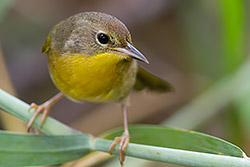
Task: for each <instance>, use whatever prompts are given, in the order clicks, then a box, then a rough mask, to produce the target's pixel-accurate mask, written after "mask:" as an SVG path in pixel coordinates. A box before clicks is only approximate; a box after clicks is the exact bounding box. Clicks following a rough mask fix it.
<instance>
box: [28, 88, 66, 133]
mask: <svg viewBox="0 0 250 167" xmlns="http://www.w3.org/2000/svg"><path fill="white" fill-rule="evenodd" d="M62 97H63V94H62V93H61V92H60V93H58V94H56V95H55V96H53V97H52V98H51V99H49V100H48V101H46V102H45V103H43V104H41V105H36V104H35V103H31V105H30V108H29V111H30V110H31V109H35V110H36V111H35V113H34V114H33V115H32V117H31V119H30V121H29V123H28V125H27V131H28V132H29V131H30V128H31V127H32V125H33V123H34V121H35V119H36V118H37V116H38V115H39V114H40V113H43V116H42V119H41V125H43V124H44V121H45V119H46V118H47V116H48V114H49V111H50V107H51V106H52V105H54V104H55V103H56V102H57V101H58V100H60V99H61V98H62Z"/></svg>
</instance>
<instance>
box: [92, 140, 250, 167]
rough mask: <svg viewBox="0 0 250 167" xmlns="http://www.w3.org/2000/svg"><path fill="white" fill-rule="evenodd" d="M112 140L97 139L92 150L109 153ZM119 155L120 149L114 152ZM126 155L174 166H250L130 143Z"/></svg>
mask: <svg viewBox="0 0 250 167" xmlns="http://www.w3.org/2000/svg"><path fill="white" fill-rule="evenodd" d="M110 144H111V141H110V140H105V139H100V138H96V139H95V140H94V143H93V146H92V149H93V150H97V151H104V152H109V148H108V147H109V145H110ZM114 153H115V154H118V149H117V147H116V149H115V150H114ZM126 155H128V156H132V157H137V158H143V159H148V160H154V161H162V162H169V163H174V164H180V165H186V166H194V167H196V166H197V167H221V166H227V167H234V166H235V167H236V166H245V167H247V166H250V161H249V159H248V158H236V157H231V156H222V155H215V154H207V153H199V152H193V151H185V150H178V149H171V148H162V147H155V146H148V145H141V144H133V143H130V144H129V146H128V148H127V151H126Z"/></svg>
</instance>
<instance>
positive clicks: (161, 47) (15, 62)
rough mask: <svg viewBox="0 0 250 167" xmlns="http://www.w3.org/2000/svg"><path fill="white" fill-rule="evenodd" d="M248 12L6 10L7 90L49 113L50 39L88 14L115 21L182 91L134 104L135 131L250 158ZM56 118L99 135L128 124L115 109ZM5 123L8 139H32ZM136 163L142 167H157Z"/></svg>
mask: <svg viewBox="0 0 250 167" xmlns="http://www.w3.org/2000/svg"><path fill="white" fill-rule="evenodd" d="M249 7H250V1H247V0H230V1H229V0H209V1H208V0H188V1H186V0H157V1H152V0H136V1H135V0H126V1H122V0H104V1H103V0H53V1H51V0H42V1H38V0H36V1H34V0H16V1H15V0H1V1H0V88H1V89H4V90H6V91H8V92H10V93H12V94H15V95H16V96H18V97H19V98H20V99H22V100H24V101H26V102H27V103H31V102H35V103H37V104H41V103H43V102H44V101H46V100H47V99H49V98H50V97H52V96H53V95H55V94H56V93H57V92H58V90H57V89H56V88H55V86H54V85H53V83H52V82H51V80H50V77H49V73H48V69H47V57H46V55H42V54H41V48H42V45H43V42H44V41H45V39H46V37H47V35H48V32H49V30H50V29H51V28H52V26H53V25H55V24H57V23H58V22H59V21H61V20H63V19H66V18H67V17H69V16H71V15H73V14H76V13H79V12H84V11H100V12H104V13H108V14H111V15H114V16H116V17H117V18H119V19H120V20H122V21H123V22H124V23H125V24H126V25H127V27H128V28H129V30H130V32H131V34H132V37H133V40H134V43H135V45H136V46H137V48H138V49H139V50H140V51H141V52H142V53H144V55H145V56H146V57H147V58H148V59H149V60H150V65H145V64H140V65H141V66H143V67H144V68H146V69H147V70H149V71H151V72H152V73H154V74H156V75H158V76H159V77H162V78H164V79H165V80H167V81H168V82H170V83H171V84H172V85H173V87H174V88H175V91H174V92H172V93H169V94H156V93H151V92H140V93H134V94H132V97H131V106H130V107H129V113H128V115H129V116H128V117H129V118H128V121H129V124H141V123H146V124H163V125H166V126H173V127H180V128H185V129H193V130H197V131H200V132H204V133H207V134H210V135H214V136H217V137H220V138H223V139H225V140H227V141H230V142H232V143H234V144H236V145H238V146H240V147H241V148H242V149H243V150H244V151H245V152H246V153H247V154H248V155H249V154H250V147H249V146H250V121H249V120H250V75H249V73H250V60H249V56H248V55H249V47H248V46H249V32H250V31H249V19H248V18H249V16H250V13H249V9H250V8H249ZM50 116H52V117H54V118H56V119H58V120H60V121H62V122H64V123H66V124H68V125H70V126H72V127H74V128H76V129H79V130H81V131H83V132H85V133H92V134H94V135H99V134H101V133H103V132H105V131H107V130H110V129H112V128H114V127H118V126H121V125H122V123H123V122H122V114H121V111H120V108H119V106H118V105H116V104H94V103H87V102H85V103H82V104H77V103H74V102H71V101H69V100H68V99H66V98H64V99H62V100H61V101H59V102H58V103H57V104H56V105H55V106H54V107H53V108H52V112H51V113H50ZM0 123H1V129H7V130H12V131H25V124H23V123H21V122H20V121H18V120H16V119H13V118H10V117H9V116H6V114H4V113H3V112H1V122H0ZM166 140H167V139H166ZM130 160H131V163H132V164H133V166H136V165H135V164H136V163H137V166H140V165H139V164H144V165H143V166H147V165H148V166H152V164H150V162H148V161H147V162H145V161H143V162H142V161H140V162H139V161H137V160H135V159H130ZM109 163H110V162H109ZM111 163H112V162H111ZM115 163H116V165H117V164H118V161H116V162H115ZM128 163H129V162H128ZM71 165H72V164H71ZM99 165H100V164H99ZM103 165H107V164H105V163H103ZM109 165H111V164H109ZM157 165H158V166H160V165H162V166H174V165H170V164H160V163H158V164H157ZM65 166H67V165H65ZM75 166H76V165H75ZM94 166H95V165H94Z"/></svg>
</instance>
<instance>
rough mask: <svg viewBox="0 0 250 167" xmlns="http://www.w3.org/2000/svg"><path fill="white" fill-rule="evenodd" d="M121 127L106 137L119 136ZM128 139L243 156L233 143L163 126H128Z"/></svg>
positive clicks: (160, 145) (105, 136)
mask: <svg viewBox="0 0 250 167" xmlns="http://www.w3.org/2000/svg"><path fill="white" fill-rule="evenodd" d="M122 132H123V129H121V128H120V129H119V130H118V129H117V130H113V131H109V132H108V134H106V135H105V134H104V135H103V137H104V138H106V139H110V140H111V139H114V137H116V136H120V135H121V134H122ZM129 132H130V136H131V137H130V141H131V142H132V143H137V144H145V145H152V146H158V147H167V148H174V149H180V150H188V151H196V152H203V153H211V154H218V155H228V156H234V157H243V152H242V151H241V149H239V148H238V147H236V146H235V145H233V144H231V143H228V142H226V141H223V140H221V139H218V138H216V137H212V136H209V135H206V134H202V133H198V132H194V131H186V130H182V129H175V128H168V127H163V126H154V125H144V126H141V125H140V126H138V125H137V126H130V128H129Z"/></svg>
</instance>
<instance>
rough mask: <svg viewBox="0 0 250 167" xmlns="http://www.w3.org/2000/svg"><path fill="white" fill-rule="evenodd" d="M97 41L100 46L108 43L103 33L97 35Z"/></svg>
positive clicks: (107, 38)
mask: <svg viewBox="0 0 250 167" xmlns="http://www.w3.org/2000/svg"><path fill="white" fill-rule="evenodd" d="M97 39H98V41H99V42H100V43H101V44H107V43H108V42H109V37H108V36H107V35H106V34H104V33H99V34H97Z"/></svg>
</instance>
